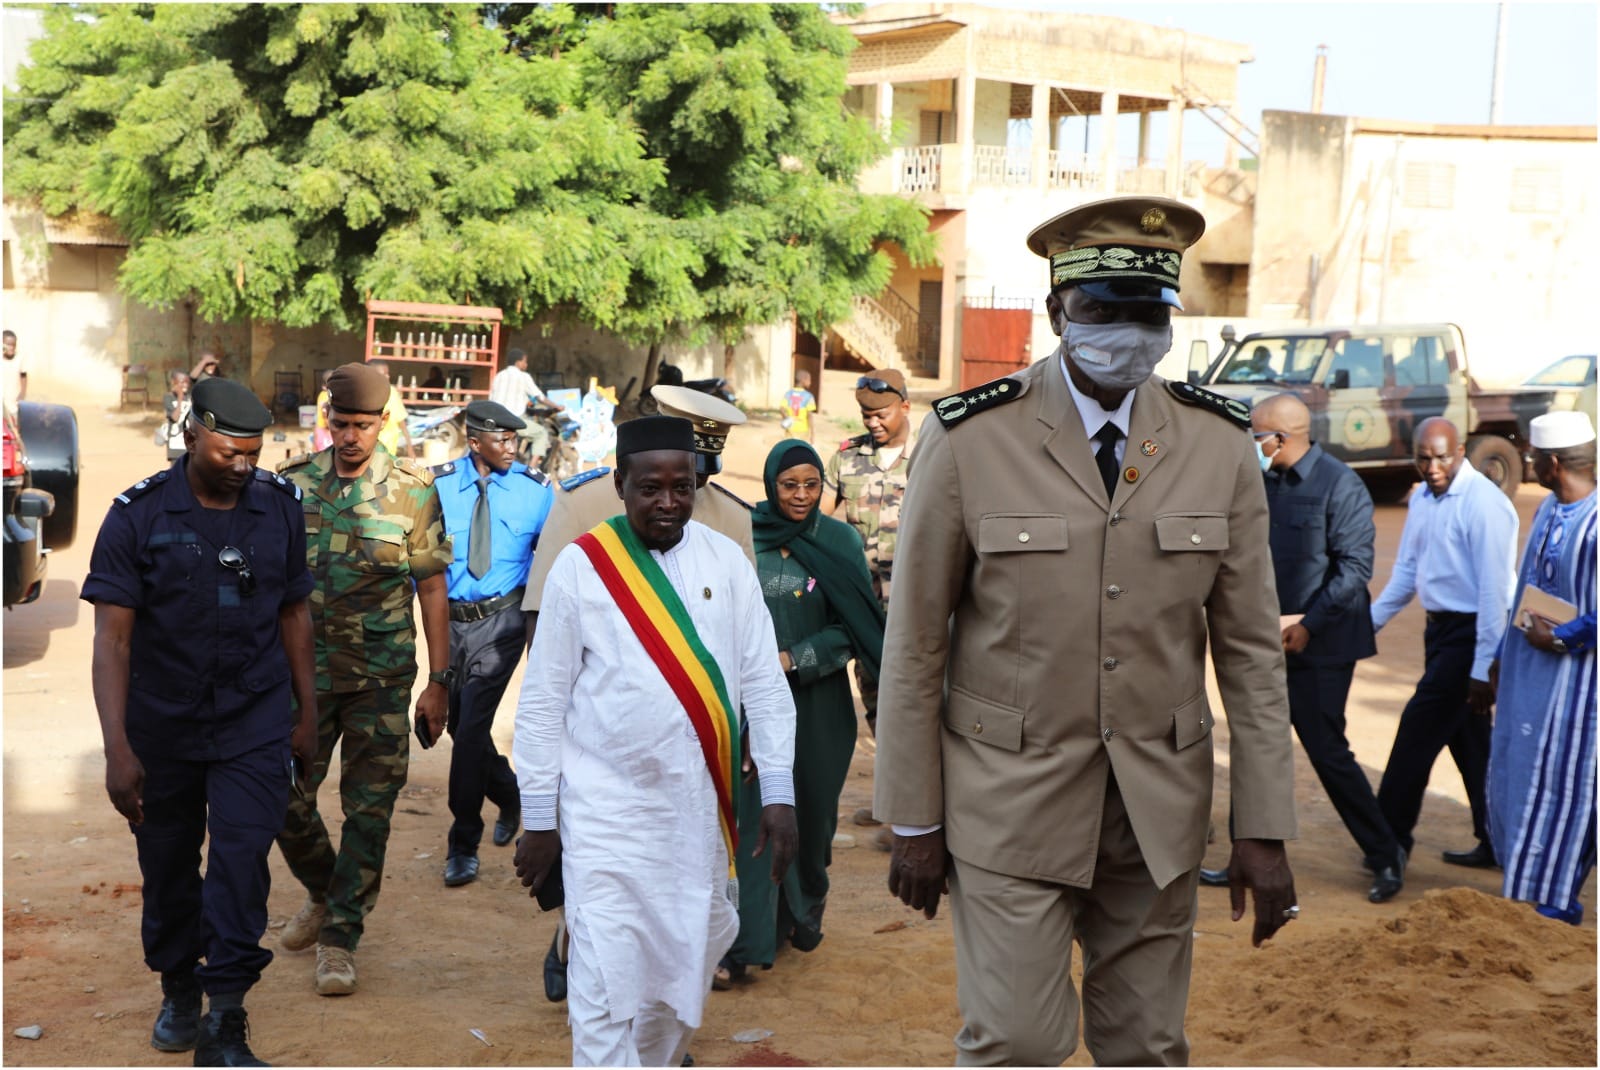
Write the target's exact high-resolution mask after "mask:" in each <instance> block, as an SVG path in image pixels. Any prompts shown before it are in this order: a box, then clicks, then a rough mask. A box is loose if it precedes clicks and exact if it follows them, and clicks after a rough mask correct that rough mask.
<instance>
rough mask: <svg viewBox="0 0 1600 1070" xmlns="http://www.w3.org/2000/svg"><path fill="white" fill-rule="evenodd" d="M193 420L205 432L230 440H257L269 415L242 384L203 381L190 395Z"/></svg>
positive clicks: (259, 401) (269, 419) (268, 422)
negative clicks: (197, 421) (205, 430)
mask: <svg viewBox="0 0 1600 1070" xmlns="http://www.w3.org/2000/svg"><path fill="white" fill-rule="evenodd" d="M190 401H191V404H192V405H193V409H194V417H195V419H196V420H199V421H200V423H201V425H202V426H204V427H205V428H206V429H207V430H211V431H215V432H216V433H217V434H219V435H227V436H228V437H229V438H259V437H260V435H261V432H262V431H263V430H265V428H266V427H267V425H268V424H270V423H272V413H271V412H269V411H267V407H266V406H265V405H263V404H261V399H260V398H258V397H256V396H255V394H253V393H251V392H250V388H249V387H247V386H245V385H244V384H243V383H236V382H234V381H233V380H232V379H217V378H211V379H202V380H201V381H200V382H198V383H196V384H194V391H193V392H192V393H191V395H190Z"/></svg>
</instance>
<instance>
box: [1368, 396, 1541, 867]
mask: <svg viewBox="0 0 1600 1070" xmlns="http://www.w3.org/2000/svg"><path fill="white" fill-rule="evenodd" d="M1413 441H1414V443H1415V445H1414V447H1413V448H1414V451H1415V458H1416V462H1417V471H1418V472H1419V473H1420V474H1421V476H1422V483H1423V485H1422V486H1421V487H1419V488H1417V489H1416V490H1415V491H1414V492H1412V495H1411V500H1410V503H1409V508H1408V511H1407V513H1406V524H1405V528H1404V529H1403V530H1402V531H1401V533H1400V552H1399V553H1398V554H1397V555H1396V556H1395V562H1394V571H1393V573H1391V574H1390V576H1389V583H1388V585H1387V586H1386V587H1384V589H1383V593H1382V594H1380V595H1379V596H1378V600H1377V601H1376V602H1374V603H1373V605H1372V627H1373V630H1374V631H1382V629H1383V626H1384V625H1385V624H1387V623H1389V621H1390V619H1391V618H1393V617H1394V615H1395V614H1396V613H1398V612H1400V610H1401V609H1403V608H1404V607H1405V605H1406V603H1407V602H1409V601H1411V598H1412V596H1413V595H1415V596H1416V597H1417V599H1418V600H1419V601H1421V602H1422V608H1423V609H1425V610H1427V613H1428V624H1427V629H1426V630H1425V631H1424V632H1423V637H1422V644H1423V651H1424V659H1425V660H1424V665H1423V670H1422V679H1421V680H1419V681H1417V690H1416V693H1415V694H1413V695H1412V696H1411V701H1410V702H1408V703H1406V708H1405V710H1404V711H1402V712H1401V714H1400V725H1399V727H1398V728H1397V729H1396V730H1395V736H1394V747H1393V749H1392V750H1390V752H1389V763H1388V765H1387V766H1386V767H1385V768H1384V770H1383V781H1382V782H1381V783H1380V784H1379V785H1378V806H1379V808H1381V809H1382V810H1383V816H1384V818H1385V819H1386V820H1387V821H1388V822H1389V827H1390V828H1391V829H1393V830H1394V834H1395V836H1396V837H1397V838H1398V839H1399V841H1400V846H1401V847H1404V848H1405V849H1406V851H1407V853H1410V852H1411V849H1412V838H1411V833H1412V830H1413V829H1415V828H1416V824H1417V815H1418V814H1420V813H1421V812H1422V796H1423V794H1424V793H1425V792H1426V791H1427V789H1428V774H1429V773H1430V772H1431V771H1432V770H1433V762H1434V759H1435V758H1437V757H1438V756H1439V752H1440V751H1441V750H1443V749H1444V748H1445V747H1449V748H1450V756H1451V757H1452V758H1454V759H1455V762H1456V767H1457V768H1458V769H1460V770H1461V780H1462V782H1463V783H1464V784H1465V785H1466V789H1467V801H1468V802H1469V803H1470V804H1471V807H1472V831H1473V834H1474V835H1475V836H1477V838H1478V842H1477V844H1476V846H1474V847H1471V848H1469V849H1467V850H1465V851H1446V852H1444V860H1445V861H1446V862H1449V863H1451V864H1452V865H1457V866H1479V867H1484V868H1488V867H1492V866H1494V865H1495V857H1494V848H1493V847H1492V846H1490V843H1489V830H1488V827H1487V820H1486V816H1485V813H1486V811H1485V806H1484V780H1485V777H1486V775H1487V772H1488V767H1489V717H1488V713H1489V710H1490V708H1491V707H1492V706H1493V704H1494V690H1493V688H1491V687H1490V685H1489V666H1490V665H1491V664H1493V662H1494V659H1495V655H1496V654H1498V653H1499V652H1500V640H1501V638H1502V636H1503V635H1504V634H1505V627H1506V614H1507V613H1508V612H1509V611H1510V608H1511V590H1512V587H1513V586H1514V585H1515V582H1516V571H1517V562H1516V550H1517V511H1516V509H1514V508H1512V505H1511V502H1510V501H1508V500H1507V499H1506V496H1505V495H1504V494H1502V493H1500V488H1498V487H1497V486H1495V485H1494V483H1492V482H1490V481H1489V480H1488V479H1487V478H1486V477H1484V476H1483V475H1482V474H1480V473H1479V472H1478V471H1477V470H1476V469H1474V468H1473V467H1472V465H1471V464H1470V463H1469V462H1468V461H1467V459H1466V451H1465V450H1464V449H1463V448H1462V446H1461V435H1460V432H1458V431H1457V430H1456V427H1455V425H1454V424H1452V423H1451V422H1450V421H1449V420H1446V419H1444V418H1443V417H1440V416H1435V417H1433V418H1432V419H1428V420H1424V421H1423V422H1422V423H1421V424H1420V425H1418V427H1417V432H1416V436H1415V438H1414V440H1413Z"/></svg>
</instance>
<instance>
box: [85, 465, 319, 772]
mask: <svg viewBox="0 0 1600 1070" xmlns="http://www.w3.org/2000/svg"><path fill="white" fill-rule="evenodd" d="M187 464H188V458H187V457H181V458H179V459H178V460H177V461H176V462H174V463H173V465H172V467H171V468H169V469H167V470H166V471H164V472H158V473H156V474H155V475H153V476H151V477H150V478H149V479H145V480H141V481H140V482H139V483H137V484H135V485H134V486H132V487H130V488H128V490H126V491H124V492H123V493H121V494H119V495H117V497H116V500H115V501H113V503H112V505H111V510H110V511H109V512H108V513H107V514H106V518H105V521H104V522H103V523H102V524H101V525H100V533H99V535H98V536H97V537H96V538H95V543H94V552H93V554H92V555H91V556H90V558H89V575H88V576H87V577H86V578H85V579H84V581H83V590H82V592H81V593H80V595H79V597H81V598H82V599H83V600H84V601H86V602H92V603H101V602H103V603H106V604H107V605H115V606H125V607H127V608H129V609H132V610H133V611H134V622H133V639H132V647H131V649H130V651H129V655H128V706H127V731H128V741H129V742H130V743H131V744H133V746H134V749H135V752H137V751H139V750H140V749H141V747H159V748H160V749H161V751H162V753H163V754H165V755H166V756H168V757H171V758H177V759H181V760H185V761H222V760H226V759H228V758H232V757H236V756H237V755H240V754H243V753H245V752H246V751H249V750H254V749H255V748H256V747H260V746H264V745H266V744H267V743H270V742H272V741H273V740H275V739H278V740H282V741H283V742H284V743H285V744H287V743H288V741H289V733H290V730H291V729H292V728H293V718H292V713H291V708H292V702H291V695H290V685H289V659H288V657H287V655H285V654H284V652H283V643H282V640H281V638H280V636H279V631H278V611H279V610H280V609H281V608H282V607H283V606H285V605H289V604H291V603H294V602H299V601H301V600H303V599H304V598H306V597H307V596H308V595H310V593H311V587H312V578H311V573H310V571H309V570H308V569H307V568H306V529H305V522H304V520H303V519H302V518H301V515H300V502H299V494H298V492H297V491H296V490H295V488H294V487H293V485H292V484H288V483H287V482H286V481H285V480H283V479H281V478H279V477H278V476H275V475H273V474H271V473H270V472H264V471H262V470H261V469H257V470H256V475H255V478H254V479H252V480H250V481H249V482H248V483H246V484H245V486H244V489H243V490H242V491H241V492H240V495H239V503H238V505H236V506H235V507H234V508H233V509H230V510H211V509H206V508H204V507H202V506H201V505H200V503H199V502H198V501H197V500H196V499H195V496H194V492H193V491H192V490H190V489H189V480H188V478H187V474H186V473H187V468H186V467H185V466H186V465H187ZM224 546H232V547H234V548H236V549H238V550H239V551H240V552H241V553H243V554H244V557H245V560H246V561H247V562H248V565H249V568H250V571H251V573H252V575H253V576H254V578H255V583H256V586H255V591H254V592H253V593H251V594H245V593H243V591H242V590H241V584H240V576H239V573H238V572H235V571H233V570H231V569H228V568H225V567H224V566H223V565H222V564H221V563H220V562H219V561H218V560H217V555H218V554H219V553H220V552H221V550H222V548H223V547H224Z"/></svg>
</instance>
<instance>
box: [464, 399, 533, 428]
mask: <svg viewBox="0 0 1600 1070" xmlns="http://www.w3.org/2000/svg"><path fill="white" fill-rule="evenodd" d="M527 426H528V425H527V424H526V423H525V422H523V420H522V418H521V417H519V416H517V415H516V414H515V413H513V412H512V411H511V410H510V409H508V408H506V407H505V406H504V405H502V404H500V403H499V402H497V401H474V402H472V403H471V404H469V405H468V406H467V430H468V431H520V430H522V429H523V428H524V427H527Z"/></svg>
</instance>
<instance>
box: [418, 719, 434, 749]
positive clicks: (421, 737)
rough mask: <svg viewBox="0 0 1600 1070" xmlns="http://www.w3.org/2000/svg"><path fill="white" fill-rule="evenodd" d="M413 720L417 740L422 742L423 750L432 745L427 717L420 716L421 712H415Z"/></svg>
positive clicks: (431, 733)
mask: <svg viewBox="0 0 1600 1070" xmlns="http://www.w3.org/2000/svg"><path fill="white" fill-rule="evenodd" d="M415 720H416V732H417V742H418V743H420V744H422V749H423V750H427V749H428V748H430V747H432V746H433V730H432V729H431V728H429V727H428V719H427V718H426V717H424V716H422V714H420V713H419V714H417V715H416V717H415Z"/></svg>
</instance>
